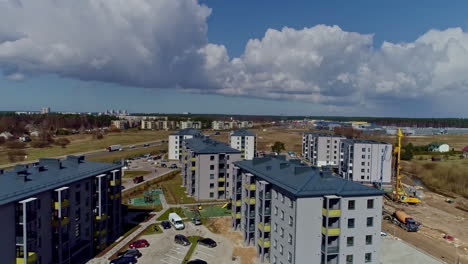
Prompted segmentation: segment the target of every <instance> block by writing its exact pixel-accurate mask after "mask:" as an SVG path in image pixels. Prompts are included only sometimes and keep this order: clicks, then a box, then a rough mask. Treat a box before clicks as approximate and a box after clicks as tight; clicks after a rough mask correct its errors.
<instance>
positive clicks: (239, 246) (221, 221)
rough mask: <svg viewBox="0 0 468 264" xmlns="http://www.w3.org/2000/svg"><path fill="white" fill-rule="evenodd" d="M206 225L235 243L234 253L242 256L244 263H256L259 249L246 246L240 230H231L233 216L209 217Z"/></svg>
mask: <svg viewBox="0 0 468 264" xmlns="http://www.w3.org/2000/svg"><path fill="white" fill-rule="evenodd" d="M206 227H207V228H208V229H210V230H211V231H212V232H213V233H217V234H220V235H222V236H224V237H226V238H228V239H229V240H231V241H232V242H233V244H234V252H233V255H234V256H236V257H240V258H241V263H242V264H255V263H256V262H255V260H256V258H257V251H256V250H255V248H254V247H244V246H243V238H242V234H241V233H240V232H232V231H231V217H230V216H226V217H216V218H208V221H207V223H206Z"/></svg>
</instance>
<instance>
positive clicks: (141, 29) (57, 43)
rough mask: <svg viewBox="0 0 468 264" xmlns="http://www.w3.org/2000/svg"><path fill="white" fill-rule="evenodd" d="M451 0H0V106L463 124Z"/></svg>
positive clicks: (459, 49) (466, 40) (463, 43)
mask: <svg viewBox="0 0 468 264" xmlns="http://www.w3.org/2000/svg"><path fill="white" fill-rule="evenodd" d="M449 3H450V4H448V3H447V2H445V1H436V0H426V1H399V0H395V1H370V0H369V1H367V0H358V1H338V0H327V1H302V0H297V1H287V2H285V1H277V0H270V1H263V0H257V1H247V0H245V1H244V0H238V1H228V0H200V1H195V0H82V1H73V0H63V1H54V0H36V1H31V0H0V21H1V22H2V23H0V110H28V111H32V110H39V109H40V108H41V107H45V106H48V107H51V109H52V111H83V112H95V111H105V110H106V109H127V110H128V111H130V112H152V113H155V112H160V113H182V112H192V113H222V114H259V115H265V114H268V115H345V116H350V115H361V116H400V117H467V114H466V111H465V110H466V106H465V105H466V103H465V99H466V98H467V95H468V74H467V73H468V33H467V32H466V30H467V27H468V17H467V16H466V10H468V2H466V1H461V0H460V1H458V0H454V1H450V2H449Z"/></svg>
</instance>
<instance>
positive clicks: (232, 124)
mask: <svg viewBox="0 0 468 264" xmlns="http://www.w3.org/2000/svg"><path fill="white" fill-rule="evenodd" d="M252 127H253V122H252V121H217V120H215V121H213V122H211V128H212V129H213V130H227V129H234V128H252Z"/></svg>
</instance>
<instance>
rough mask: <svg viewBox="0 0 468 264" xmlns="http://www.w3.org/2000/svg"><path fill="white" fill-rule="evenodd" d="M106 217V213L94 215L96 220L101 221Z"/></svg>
mask: <svg viewBox="0 0 468 264" xmlns="http://www.w3.org/2000/svg"><path fill="white" fill-rule="evenodd" d="M106 219H107V215H106V214H102V215H100V216H99V215H97V216H96V220H97V221H101V220H102V221H104V220H106Z"/></svg>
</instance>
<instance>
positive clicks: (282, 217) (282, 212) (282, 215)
mask: <svg viewBox="0 0 468 264" xmlns="http://www.w3.org/2000/svg"><path fill="white" fill-rule="evenodd" d="M280 217H281V220H284V211H283V210H281V215H280Z"/></svg>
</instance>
